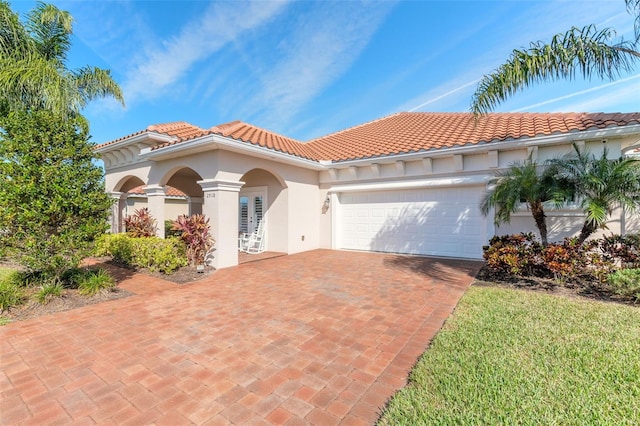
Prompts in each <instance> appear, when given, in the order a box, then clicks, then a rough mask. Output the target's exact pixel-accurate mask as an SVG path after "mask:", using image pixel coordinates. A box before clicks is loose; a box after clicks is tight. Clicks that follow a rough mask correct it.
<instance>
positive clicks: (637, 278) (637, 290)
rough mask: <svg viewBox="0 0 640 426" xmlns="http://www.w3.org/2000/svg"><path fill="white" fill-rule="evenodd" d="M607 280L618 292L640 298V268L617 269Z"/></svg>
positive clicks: (635, 298)
mask: <svg viewBox="0 0 640 426" xmlns="http://www.w3.org/2000/svg"><path fill="white" fill-rule="evenodd" d="M607 282H608V283H609V285H611V287H612V288H613V291H615V293H616V294H619V295H621V296H624V297H628V298H632V299H634V300H636V301H638V300H640V268H636V269H621V270H619V271H615V272H614V273H612V274H609V276H608V279H607Z"/></svg>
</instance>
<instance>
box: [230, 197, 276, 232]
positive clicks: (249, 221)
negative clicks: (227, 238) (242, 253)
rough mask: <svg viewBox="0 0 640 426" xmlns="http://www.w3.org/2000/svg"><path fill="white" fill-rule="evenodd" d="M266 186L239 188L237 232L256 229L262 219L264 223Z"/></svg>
mask: <svg viewBox="0 0 640 426" xmlns="http://www.w3.org/2000/svg"><path fill="white" fill-rule="evenodd" d="M267 191H268V188H267V187H266V186H260V187H243V188H242V189H241V190H240V197H239V206H238V225H239V229H238V232H239V233H242V234H250V233H252V232H254V231H255V230H256V229H258V225H260V222H262V221H263V220H264V221H265V224H266V217H265V216H266V212H265V210H264V207H265V206H267V205H269V203H268V200H267Z"/></svg>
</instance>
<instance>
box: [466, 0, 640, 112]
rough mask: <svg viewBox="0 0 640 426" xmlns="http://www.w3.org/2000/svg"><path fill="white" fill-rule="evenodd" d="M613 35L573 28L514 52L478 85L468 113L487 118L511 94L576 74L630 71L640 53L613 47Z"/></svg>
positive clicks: (627, 47)
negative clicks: (486, 115) (546, 41)
mask: <svg viewBox="0 0 640 426" xmlns="http://www.w3.org/2000/svg"><path fill="white" fill-rule="evenodd" d="M634 1H636V2H637V1H639V0H634ZM614 35H615V32H614V31H613V30H612V29H610V28H605V29H603V30H598V29H597V28H596V27H595V26H594V25H589V26H587V27H584V28H582V29H580V28H576V27H573V28H571V29H570V30H569V31H567V32H566V33H564V34H557V35H555V36H554V37H553V38H552V40H551V42H550V43H548V44H547V43H543V42H541V41H538V42H534V43H531V45H530V47H529V48H528V49H526V50H517V49H516V50H514V51H513V52H512V54H511V56H510V58H509V59H508V60H507V62H505V63H504V64H503V65H501V66H500V67H499V68H498V69H496V70H495V71H493V72H492V73H490V74H488V75H485V76H484V77H483V78H482V80H481V81H480V82H479V83H478V86H477V88H476V91H475V93H474V94H473V97H472V100H471V112H473V113H474V114H475V115H476V116H479V115H482V114H486V113H487V112H489V111H491V110H493V109H494V108H495V107H496V106H497V105H498V104H500V103H501V102H503V101H504V100H505V99H507V98H508V97H510V96H511V95H513V94H514V93H516V92H518V91H520V90H522V89H524V88H526V87H528V86H530V85H532V84H535V83H539V82H543V81H555V80H559V79H573V78H575V76H576V74H580V75H582V76H583V77H585V78H591V76H593V75H595V76H597V77H599V78H603V79H610V80H612V79H615V78H616V77H618V76H619V75H621V74H622V73H624V72H626V71H629V70H631V69H632V68H633V65H634V63H635V61H637V60H638V59H639V58H640V53H639V52H637V51H636V50H635V44H634V43H629V42H625V41H619V42H617V43H612V40H613V36H614Z"/></svg>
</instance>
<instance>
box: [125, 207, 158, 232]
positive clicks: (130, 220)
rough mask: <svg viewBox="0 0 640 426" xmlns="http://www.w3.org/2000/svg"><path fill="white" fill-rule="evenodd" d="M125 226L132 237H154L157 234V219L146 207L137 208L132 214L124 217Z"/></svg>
mask: <svg viewBox="0 0 640 426" xmlns="http://www.w3.org/2000/svg"><path fill="white" fill-rule="evenodd" d="M124 226H125V229H126V230H127V234H129V235H131V236H132V237H136V238H137V237H153V236H154V235H156V230H157V228H156V220H155V219H154V218H153V216H151V213H149V209H148V208H146V207H144V208H141V209H140V210H136V211H134V212H133V214H132V215H129V216H127V217H126V218H125V219H124Z"/></svg>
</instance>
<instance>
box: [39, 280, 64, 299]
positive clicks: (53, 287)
mask: <svg viewBox="0 0 640 426" xmlns="http://www.w3.org/2000/svg"><path fill="white" fill-rule="evenodd" d="M62 289H63V287H62V283H61V282H48V283H45V284H43V285H42V287H40V290H39V291H38V292H37V293H36V300H37V301H38V302H40V303H42V304H47V303H49V301H50V300H51V299H53V298H54V297H58V296H60V295H61V294H62Z"/></svg>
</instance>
